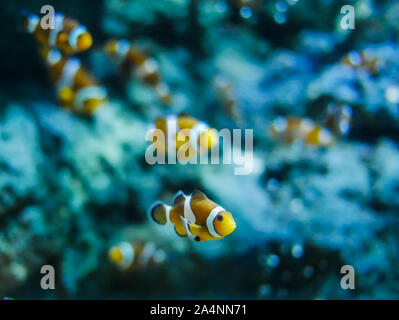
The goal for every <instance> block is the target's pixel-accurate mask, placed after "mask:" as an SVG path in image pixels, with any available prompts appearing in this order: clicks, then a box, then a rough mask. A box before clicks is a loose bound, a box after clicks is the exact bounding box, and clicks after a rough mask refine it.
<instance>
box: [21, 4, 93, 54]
mask: <svg viewBox="0 0 399 320" xmlns="http://www.w3.org/2000/svg"><path fill="white" fill-rule="evenodd" d="M23 15H24V16H23V26H24V28H25V30H26V31H27V32H29V33H31V34H33V35H34V37H35V39H36V40H37V42H38V43H39V44H40V45H41V46H45V47H49V48H53V49H55V48H56V49H59V50H60V51H62V52H63V53H66V54H73V53H78V52H82V51H85V50H87V49H89V48H90V47H91V45H92V44H93V38H92V37H91V34H90V33H89V32H88V31H87V29H86V27H85V26H83V25H81V24H80V23H79V22H77V21H76V20H74V19H71V18H67V17H64V15H63V14H61V13H58V12H57V13H55V14H54V28H52V29H50V28H49V29H43V28H42V26H41V24H40V17H39V16H37V15H35V14H32V13H27V12H24V13H23Z"/></svg>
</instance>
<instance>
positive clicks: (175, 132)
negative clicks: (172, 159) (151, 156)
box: [151, 113, 218, 159]
mask: <svg viewBox="0 0 399 320" xmlns="http://www.w3.org/2000/svg"><path fill="white" fill-rule="evenodd" d="M151 128H152V129H153V130H154V129H157V130H160V131H161V132H162V134H163V138H164V139H159V137H158V135H157V134H154V135H153V144H154V147H155V148H156V149H157V151H159V152H162V153H166V152H167V150H168V149H169V148H174V149H175V150H176V153H177V156H178V157H179V158H180V159H188V157H189V156H190V155H197V154H201V153H203V152H207V151H209V150H210V149H212V148H214V147H215V146H216V145H217V143H218V133H217V131H216V130H215V129H212V128H210V127H209V126H208V124H206V123H205V122H202V121H199V120H197V119H196V118H194V117H192V116H190V115H188V114H186V113H180V114H179V115H178V116H174V115H171V116H168V117H166V118H157V119H156V120H155V121H154V126H151ZM184 144H187V145H186V146H187V149H181V148H182V147H183V145H184ZM179 150H183V151H185V152H184V154H183V153H182V152H179Z"/></svg>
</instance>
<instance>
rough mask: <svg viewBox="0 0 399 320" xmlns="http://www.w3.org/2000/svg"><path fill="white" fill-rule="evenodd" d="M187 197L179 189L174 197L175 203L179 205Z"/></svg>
mask: <svg viewBox="0 0 399 320" xmlns="http://www.w3.org/2000/svg"><path fill="white" fill-rule="evenodd" d="M185 198H186V196H185V195H184V193H183V191H181V190H180V191H178V192H177V193H176V195H175V197H174V198H173V205H174V206H175V205H177V204H179V203H181V202H184V199H185Z"/></svg>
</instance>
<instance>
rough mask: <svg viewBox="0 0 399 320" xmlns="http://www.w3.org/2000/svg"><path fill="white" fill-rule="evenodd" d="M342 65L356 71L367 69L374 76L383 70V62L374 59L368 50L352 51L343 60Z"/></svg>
mask: <svg viewBox="0 0 399 320" xmlns="http://www.w3.org/2000/svg"><path fill="white" fill-rule="evenodd" d="M342 63H343V64H345V65H347V66H350V67H353V68H356V69H365V70H367V71H368V72H370V73H371V74H372V75H375V74H377V73H378V72H379V70H380V68H381V61H380V60H379V59H378V58H376V57H372V56H371V55H370V54H369V53H368V52H367V51H366V50H363V51H360V52H359V51H356V50H353V51H350V52H349V53H347V54H346V55H345V56H344V57H343V58H342Z"/></svg>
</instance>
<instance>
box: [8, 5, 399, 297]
mask: <svg viewBox="0 0 399 320" xmlns="http://www.w3.org/2000/svg"><path fill="white" fill-rule="evenodd" d="M0 4H1V6H0V8H1V10H0V39H1V41H0V297H3V296H8V297H12V298H14V299H84V298H88V299H150V298H151V299H159V298H166V299H172V298H173V299H190V298H194V299H223V298H225V299H233V298H235V299H237V298H243V299H397V298H398V297H399V269H398V265H399V249H398V240H399V235H398V234H399V232H398V231H399V149H398V137H399V47H398V41H399V3H398V2H397V1H387V0H386V1H372V0H357V1H354V0H345V1H340V0H338V1H332V0H277V1H266V0H265V1H261V0H248V1H238V0H237V1H233V0H232V1H227V0H225V1H223V0H146V1H144V0H103V1H100V0H91V1H89V0H86V1H77V0H68V1H51V0H46V1H27V0H18V1H5V0H2V1H0ZM47 4H49V5H52V6H53V7H54V8H55V10H56V11H57V12H62V13H63V14H65V16H69V17H73V18H75V19H77V20H78V21H79V22H80V23H82V24H83V25H85V26H86V27H87V29H88V30H89V32H90V33H91V35H92V37H93V45H92V47H91V48H90V49H89V50H87V51H85V52H82V53H79V54H77V56H78V57H79V59H81V61H82V63H84V65H85V67H86V69H88V70H90V72H91V73H93V74H94V75H95V76H96V78H97V79H98V80H99V82H101V84H102V85H103V86H104V87H106V89H107V92H108V101H107V102H106V103H104V105H102V106H101V107H100V108H99V109H98V111H97V112H96V113H95V114H94V115H92V116H90V117H82V116H80V115H76V114H74V113H72V112H70V111H68V110H65V109H63V108H61V107H60V106H59V104H58V102H57V97H56V91H55V88H54V85H53V83H52V82H51V81H50V80H49V77H48V70H47V67H46V65H45V63H44V62H43V60H42V58H41V57H40V55H39V54H38V44H37V43H36V41H35V40H34V38H33V37H32V35H31V34H28V33H26V32H25V31H24V30H23V28H22V27H21V10H23V9H27V10H29V11H30V12H33V13H35V14H37V15H40V8H41V6H43V5H47ZM344 5H352V6H353V7H354V8H355V13H356V25H355V26H356V27H355V29H353V30H352V29H349V30H343V29H342V28H341V26H340V21H341V19H342V17H343V15H342V14H341V12H340V11H341V7H342V6H344ZM111 38H113V39H121V38H125V39H128V40H130V41H132V43H135V44H137V45H138V46H141V47H142V48H145V50H146V52H148V54H149V55H150V56H151V57H152V58H153V59H155V60H156V61H157V63H158V65H159V72H160V74H161V75H162V79H163V81H164V82H165V83H167V84H168V86H169V88H170V90H171V92H172V93H173V102H172V103H171V105H170V106H165V105H163V104H162V103H161V102H160V101H159V99H157V97H156V95H155V94H154V91H153V90H151V88H149V87H148V86H146V85H144V84H143V83H142V82H140V81H138V80H137V79H135V78H134V77H133V78H128V79H126V78H124V77H122V76H121V74H120V73H118V72H117V70H116V68H115V66H114V65H113V64H112V63H111V62H110V61H109V59H107V57H106V56H105V54H104V51H103V45H104V44H105V43H106V41H108V40H109V39H111ZM360 52H367V54H368V55H371V56H372V57H373V59H374V60H373V63H374V65H377V64H378V66H380V67H379V68H378V70H377V71H376V70H371V69H370V68H368V67H367V65H365V66H363V65H357V66H354V65H353V64H352V65H351V64H350V63H345V59H344V58H343V57H345V56H346V55H347V54H348V53H349V54H350V55H351V57H353V56H359V55H360ZM217 77H224V78H225V79H229V80H228V81H229V83H230V84H231V87H232V91H231V92H232V96H233V97H234V102H235V104H236V107H237V113H238V115H236V116H235V117H232V116H231V115H229V113H228V112H226V109H225V108H224V107H223V99H220V97H219V98H218V95H217V92H215V86H214V84H215V78H217ZM332 103H343V104H347V105H349V106H350V107H351V109H352V111H353V112H352V114H351V125H350V130H349V133H348V134H347V135H346V136H342V137H340V138H339V139H337V141H336V143H335V144H333V145H332V146H328V147H320V148H319V147H317V146H316V147H315V146H308V145H306V144H303V143H302V144H301V143H299V144H298V143H293V144H286V143H283V142H281V141H276V140H274V139H272V138H271V137H270V135H269V134H268V127H269V126H270V124H271V123H272V121H273V120H274V119H275V118H277V117H298V118H308V119H313V121H315V123H322V120H321V119H323V117H324V115H325V112H326V108H327V106H328V105H331V104H332ZM180 112H187V113H189V114H191V115H193V116H195V117H196V118H198V119H201V120H202V121H205V122H207V123H208V124H209V125H210V126H212V127H213V128H216V129H222V128H228V129H253V135H254V141H253V143H254V152H253V157H254V158H253V170H252V172H251V173H250V174H248V175H235V174H234V166H233V165H222V164H220V165H190V164H187V165H182V164H164V165H162V164H157V165H149V164H147V163H146V161H145V158H144V154H145V151H146V148H147V147H148V141H145V134H146V131H147V128H148V126H149V125H150V124H151V123H153V121H154V119H155V118H156V117H165V116H168V115H170V114H178V113H180ZM196 189H199V190H201V191H203V192H204V193H205V194H206V195H207V196H208V197H209V198H210V199H212V200H214V201H215V202H216V203H218V204H220V205H221V206H223V207H224V208H226V210H229V211H230V212H231V213H232V215H233V217H234V219H235V221H236V223H237V228H236V230H235V231H234V232H233V233H232V234H231V235H229V236H227V237H226V238H224V239H221V240H217V241H206V242H195V241H193V239H189V238H181V237H178V236H177V235H176V233H175V232H174V231H173V226H170V225H168V226H159V225H157V224H155V223H154V221H152V219H151V217H150V216H149V213H148V211H149V208H150V207H151V205H152V204H153V203H154V202H155V201H157V200H162V201H165V203H167V204H171V203H172V200H173V196H174V194H175V193H176V192H177V191H179V190H182V191H183V192H185V193H186V194H190V193H191V192H192V191H193V190H196ZM120 241H128V242H144V243H153V244H154V245H155V246H156V247H157V248H160V249H161V250H162V251H163V252H164V255H165V259H164V260H163V261H162V263H159V265H155V266H154V265H151V264H148V265H145V266H144V267H143V268H141V269H140V270H135V271H134V272H130V273H126V272H121V270H119V269H118V268H117V267H116V266H114V265H113V264H112V263H111V262H110V260H109V258H108V250H109V249H110V248H111V247H112V246H113V245H115V244H117V243H119V242H120ZM43 265H52V266H53V267H54V269H55V272H56V283H55V287H56V289H55V290H42V288H41V287H40V280H41V277H42V276H43V275H42V274H41V273H40V270H41V267H42V266H43ZM344 265H351V266H353V267H354V270H355V274H356V277H355V280H356V281H355V283H356V288H355V289H354V290H343V289H342V288H341V285H340V282H341V278H342V276H343V275H342V274H341V273H340V270H341V267H342V266H344Z"/></svg>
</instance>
